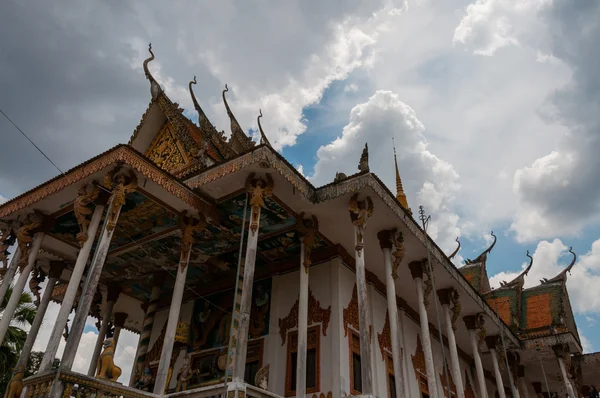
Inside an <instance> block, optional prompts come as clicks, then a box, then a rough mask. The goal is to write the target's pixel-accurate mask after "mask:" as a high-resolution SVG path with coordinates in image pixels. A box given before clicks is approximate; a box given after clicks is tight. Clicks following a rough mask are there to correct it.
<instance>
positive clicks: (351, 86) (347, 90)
mask: <svg viewBox="0 0 600 398" xmlns="http://www.w3.org/2000/svg"><path fill="white" fill-rule="evenodd" d="M357 91H358V86H357V85H356V84H355V83H350V84H347V85H346V86H345V87H344V92H345V93H355V92H357Z"/></svg>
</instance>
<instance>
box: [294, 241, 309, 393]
mask: <svg viewBox="0 0 600 398" xmlns="http://www.w3.org/2000/svg"><path fill="white" fill-rule="evenodd" d="M304 256H305V253H304V242H302V243H301V244H300V297H299V299H298V354H297V361H296V397H298V398H304V396H305V395H306V352H307V350H308V341H307V336H308V269H309V268H308V267H307V266H305V264H304V260H305V259H304Z"/></svg>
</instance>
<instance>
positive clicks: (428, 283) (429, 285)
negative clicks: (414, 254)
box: [422, 259, 433, 307]
mask: <svg viewBox="0 0 600 398" xmlns="http://www.w3.org/2000/svg"><path fill="white" fill-rule="evenodd" d="M422 263H423V273H424V275H427V279H424V280H423V284H424V285H425V291H424V292H423V300H424V302H425V307H428V306H429V304H430V301H429V297H430V295H431V291H432V290H433V272H432V271H433V270H432V269H431V267H429V266H428V264H427V263H428V261H427V259H423V260H422ZM432 267H433V265H432Z"/></svg>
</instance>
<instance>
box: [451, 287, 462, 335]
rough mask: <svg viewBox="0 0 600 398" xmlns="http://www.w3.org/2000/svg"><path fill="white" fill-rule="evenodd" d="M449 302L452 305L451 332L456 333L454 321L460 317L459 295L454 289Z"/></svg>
mask: <svg viewBox="0 0 600 398" xmlns="http://www.w3.org/2000/svg"><path fill="white" fill-rule="evenodd" d="M450 302H451V303H452V330H454V331H455V332H456V320H457V319H458V317H459V316H460V310H461V305H460V295H459V293H458V291H457V290H456V289H452V293H450Z"/></svg>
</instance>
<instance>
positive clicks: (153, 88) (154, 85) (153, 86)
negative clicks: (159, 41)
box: [144, 43, 162, 99]
mask: <svg viewBox="0 0 600 398" xmlns="http://www.w3.org/2000/svg"><path fill="white" fill-rule="evenodd" d="M148 52H150V58H146V59H145V60H144V74H145V75H146V79H148V80H150V94H151V95H152V99H156V97H158V95H159V94H160V93H161V92H162V88H160V84H158V82H157V81H156V79H154V76H152V74H151V73H150V70H149V69H148V64H149V63H150V62H151V61H153V60H154V53H153V52H152V43H150V44H149V45H148Z"/></svg>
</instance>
